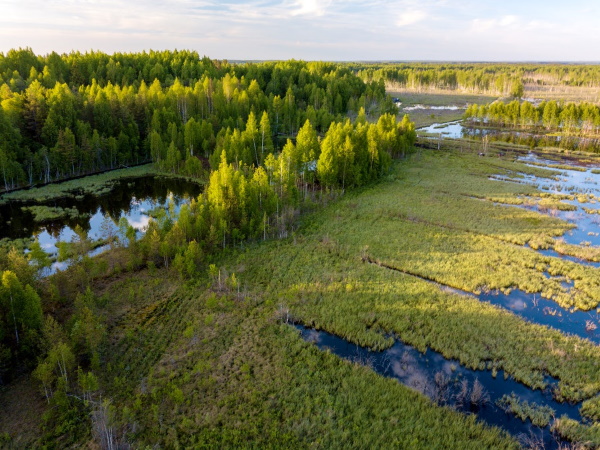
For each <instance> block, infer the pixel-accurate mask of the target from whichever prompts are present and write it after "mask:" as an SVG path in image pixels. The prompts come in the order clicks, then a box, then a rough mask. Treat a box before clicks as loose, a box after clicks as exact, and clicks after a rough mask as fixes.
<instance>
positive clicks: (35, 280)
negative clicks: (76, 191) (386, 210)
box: [0, 50, 415, 438]
mask: <svg viewBox="0 0 600 450" xmlns="http://www.w3.org/2000/svg"><path fill="white" fill-rule="evenodd" d="M0 67H1V68H2V69H1V70H0V73H2V78H3V80H4V83H3V84H2V87H1V88H0V89H1V91H2V96H3V97H2V98H3V101H2V108H1V109H0V119H1V120H2V128H1V132H2V141H0V142H1V145H2V147H1V153H0V156H1V159H0V163H1V165H0V168H1V169H2V176H3V181H4V187H5V190H10V189H13V188H16V187H19V186H23V185H30V184H35V183H40V182H43V183H47V182H51V181H56V180H60V179H64V178H71V177H75V176H79V175H82V174H87V173H90V172H95V171H101V170H106V169H111V168H115V167H118V166H124V165H129V164H135V163H139V162H145V161H150V160H151V161H153V162H154V163H155V164H156V165H157V166H158V167H159V168H160V169H162V170H164V171H169V172H172V173H174V174H178V175H184V176H192V177H200V178H203V179H205V181H206V189H205V192H204V193H203V194H201V195H200V196H199V197H198V198H197V199H193V200H192V201H191V203H190V204H189V205H184V206H183V207H182V208H181V210H180V212H179V214H178V216H177V217H173V216H169V215H167V214H166V213H164V212H163V214H160V212H159V213H157V217H156V220H154V221H152V222H151V223H150V226H149V228H148V230H147V231H146V233H145V235H144V237H143V238H142V239H138V238H137V236H136V232H135V230H134V229H133V228H132V227H131V226H130V225H128V224H127V223H126V221H125V223H119V226H120V227H121V228H120V235H119V236H118V237H117V236H115V238H117V239H116V240H115V241H111V242H113V247H114V246H116V247H118V248H115V249H114V251H115V252H117V251H122V252H125V255H126V256H125V258H126V261H127V263H126V267H127V268H128V269H129V270H133V269H137V268H139V267H153V268H156V267H159V266H164V267H165V268H172V269H173V270H174V271H175V273H177V274H179V275H180V277H181V278H182V279H193V278H195V277H196V276H198V275H199V274H200V273H201V272H200V270H201V269H200V268H201V267H204V266H205V264H206V262H207V261H210V260H211V258H212V256H211V255H214V254H215V252H216V251H218V249H222V248H225V247H228V246H232V245H236V244H239V243H242V242H244V241H248V240H258V239H263V240H264V239H266V238H267V237H271V236H276V237H284V236H286V235H287V234H288V232H289V230H290V227H291V226H293V224H294V221H295V220H296V216H297V214H298V212H299V211H300V209H301V208H303V207H305V206H306V205H309V204H312V203H314V202H319V201H320V199H321V198H322V199H327V198H329V197H332V196H335V195H336V194H335V193H336V192H343V191H344V190H346V189H347V188H350V187H355V186H361V185H364V184H368V183H370V182H372V181H374V180H376V179H377V178H379V177H381V176H382V175H384V174H386V173H388V170H389V168H390V164H391V162H392V158H393V157H398V156H401V155H404V154H406V153H407V152H409V151H410V150H411V149H412V146H413V144H414V140H415V131H414V126H413V124H412V123H411V122H409V121H408V118H407V117H405V118H404V120H402V121H401V122H397V120H396V116H395V114H394V113H396V112H397V110H396V108H395V106H394V105H393V103H392V102H391V100H390V99H389V98H388V97H386V94H385V91H384V88H383V84H381V83H371V84H365V83H363V82H362V81H361V80H360V79H358V78H357V77H356V76H355V75H354V74H353V73H352V72H351V71H350V70H349V69H348V68H344V67H340V66H338V65H335V64H327V63H305V62H297V61H289V62H277V63H262V64H247V65H236V66H232V65H229V64H227V63H226V62H219V61H211V60H209V59H207V58H203V59H201V58H200V57H199V56H198V55H197V54H195V53H193V52H162V53H154V52H151V53H143V54H123V55H112V56H108V55H105V54H101V53H87V54H79V53H76V54H70V55H62V56H59V55H56V54H52V55H48V56H45V57H37V56H35V55H34V54H33V53H32V52H31V51H29V50H18V51H11V52H9V53H8V55H6V56H4V55H2V59H1V60H0ZM351 119H352V120H351ZM208 165H210V167H211V168H212V171H211V172H210V173H209V172H208V171H207V166H208ZM76 232H77V238H76V240H74V241H73V242H70V243H65V245H61V246H60V253H61V254H62V253H64V254H66V255H68V256H69V257H70V258H71V259H72V260H73V261H74V263H75V265H74V266H73V267H74V268H73V269H72V271H71V272H70V273H69V274H68V275H66V274H57V275H55V276H53V277H49V278H43V277H42V276H41V274H42V271H43V269H44V268H45V267H48V265H49V264H50V260H49V258H48V256H47V255H46V254H45V253H44V251H43V250H42V249H41V247H40V245H39V243H37V242H34V244H33V245H32V246H30V248H29V253H27V254H23V253H22V252H21V251H20V250H17V248H16V247H10V246H8V247H7V248H8V250H6V251H4V252H3V253H2V254H0V268H1V269H2V284H1V286H0V377H1V380H2V381H3V382H7V381H10V380H11V379H12V378H13V377H15V376H17V375H19V374H21V373H24V372H27V371H30V370H32V369H35V370H34V371H33V376H34V377H35V378H36V379H37V380H38V381H39V382H40V384H41V386H42V387H43V392H44V394H45V396H46V398H47V400H48V402H49V403H50V404H51V405H52V406H53V409H52V410H51V412H50V413H49V414H50V416H49V418H48V421H49V422H48V423H49V424H50V425H49V426H50V429H51V430H52V431H51V436H50V437H49V438H52V436H55V437H56V436H60V435H62V434H64V432H65V428H64V427H68V426H74V422H72V421H71V419H70V415H72V414H75V416H74V417H75V418H77V417H80V416H79V414H80V413H81V412H82V411H84V410H85V408H84V410H81V409H80V407H81V406H82V405H81V404H80V405H79V406H76V407H75V406H73V404H72V401H71V400H70V398H71V397H73V396H75V397H77V398H80V399H84V401H85V402H84V403H85V405H88V403H87V401H88V400H90V397H89V392H90V391H94V390H97V388H98V375H99V373H101V359H102V358H101V356H100V348H101V345H102V343H103V342H104V341H105V340H106V326H105V325H104V324H103V323H102V320H101V319H100V317H99V316H98V314H97V309H98V308H97V305H95V300H94V295H93V293H92V292H91V291H90V283H91V282H92V281H93V280H94V279H95V278H97V277H98V276H100V274H102V273H105V272H106V270H107V267H106V265H103V264H102V263H98V262H95V261H94V260H92V259H91V258H90V257H89V256H88V252H89V250H90V249H91V242H90V240H89V239H88V237H87V235H86V233H85V232H84V231H83V230H76ZM59 257H61V256H60V254H59ZM44 314H46V318H45V319H44ZM73 408H75V410H73ZM77 420H79V419H77ZM53 427H54V428H53Z"/></svg>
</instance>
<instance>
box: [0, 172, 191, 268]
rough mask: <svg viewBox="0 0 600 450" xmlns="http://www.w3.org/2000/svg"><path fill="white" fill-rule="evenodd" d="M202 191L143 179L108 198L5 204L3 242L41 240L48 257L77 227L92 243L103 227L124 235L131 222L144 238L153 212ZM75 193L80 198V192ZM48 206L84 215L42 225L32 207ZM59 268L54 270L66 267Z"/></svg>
mask: <svg viewBox="0 0 600 450" xmlns="http://www.w3.org/2000/svg"><path fill="white" fill-rule="evenodd" d="M200 192H201V186H200V185H198V184H196V183H191V182H188V181H184V180H180V179H173V178H163V177H140V178H132V179H121V180H118V181H116V182H115V183H114V185H113V187H112V189H111V191H110V192H109V193H108V194H104V195H100V196H95V195H91V194H85V195H77V198H75V197H66V198H61V199H57V200H51V201H48V202H45V203H34V202H18V201H11V202H9V203H7V204H4V205H0V239H2V238H9V239H19V238H37V239H38V240H39V242H40V244H41V246H42V248H44V249H45V250H46V251H47V252H48V253H50V254H55V253H56V252H57V248H56V243H57V242H59V241H63V242H68V241H70V240H71V239H72V238H73V237H74V236H75V232H74V231H73V230H74V229H75V227H76V226H79V227H81V228H82V229H83V230H85V231H87V232H88V236H89V237H90V238H91V239H92V240H98V239H101V238H102V237H103V234H104V233H105V232H106V231H105V230H103V229H102V228H103V227H107V226H108V227H110V228H112V230H113V232H116V231H117V230H118V227H117V224H118V222H119V220H120V219H121V218H122V217H125V218H126V219H127V221H128V222H129V224H130V225H132V226H133V227H134V228H135V229H136V230H138V232H139V233H143V232H144V230H145V228H146V227H147V225H148V222H149V220H150V216H149V214H148V213H149V212H150V211H151V210H153V209H155V208H166V209H168V208H171V210H172V211H174V212H177V211H178V209H179V207H180V206H181V205H182V204H184V203H186V202H189V200H190V199H191V198H192V197H196V196H198V195H199V194H200ZM73 194H79V193H78V192H77V191H74V192H73ZM33 205H36V206H39V205H41V206H46V207H59V208H69V209H73V208H74V209H76V210H77V213H78V215H74V217H63V218H60V219H56V220H47V221H43V222H36V221H35V218H34V215H33V213H32V212H31V211H29V210H28V209H27V207H29V206H33ZM65 266H66V265H65V264H64V263H54V265H53V270H57V269H61V268H63V267H65Z"/></svg>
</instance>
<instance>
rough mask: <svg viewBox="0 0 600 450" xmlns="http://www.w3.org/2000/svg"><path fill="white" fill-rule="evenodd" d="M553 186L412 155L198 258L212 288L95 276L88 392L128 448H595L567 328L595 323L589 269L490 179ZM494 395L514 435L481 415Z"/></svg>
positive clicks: (522, 186)
mask: <svg viewBox="0 0 600 450" xmlns="http://www.w3.org/2000/svg"><path fill="white" fill-rule="evenodd" d="M560 173H561V170H557V169H555V168H553V169H552V170H548V169H547V168H543V167H540V166H536V165H524V164H522V163H514V162H511V161H506V160H504V159H501V158H497V157H495V158H491V157H478V156H477V154H468V153H461V152H449V151H441V152H438V151H426V150H425V151H423V150H420V151H419V152H418V153H416V154H414V155H412V156H411V157H410V158H407V159H406V160H403V161H402V162H400V163H398V164H397V165H396V167H394V171H393V173H392V174H391V176H390V177H388V179H387V180H385V181H383V182H381V183H378V184H376V185H373V186H369V187H365V188H363V189H361V190H359V191H354V192H348V193H346V194H345V195H344V196H343V197H341V198H340V199H339V200H336V201H333V202H331V203H330V204H329V205H327V206H325V207H323V208H322V209H320V210H319V211H318V212H316V213H314V214H311V215H308V216H304V217H303V218H302V223H301V226H300V228H299V230H298V231H297V232H296V233H295V234H294V236H293V237H291V238H290V239H285V240H274V241H267V242H261V243H256V244H253V243H248V244H247V245H246V246H245V248H243V249H241V248H236V249H231V251H228V252H223V253H219V254H217V255H215V257H214V260H211V261H210V262H211V263H214V264H215V266H216V267H217V268H218V269H219V276H218V277H216V276H214V270H211V271H210V273H211V274H208V273H206V272H209V271H208V270H206V271H205V273H204V274H202V273H201V274H199V276H198V278H197V279H194V280H190V282H185V283H182V282H181V281H179V280H178V279H177V277H178V275H174V273H173V272H169V271H167V270H166V269H153V270H150V269H148V270H141V271H139V272H135V273H132V274H131V275H130V276H129V275H128V274H127V273H123V272H122V273H121V274H120V276H119V277H116V279H115V280H114V281H112V283H113V285H112V286H107V284H108V283H107V282H106V281H103V283H102V288H101V290H100V292H98V293H97V295H98V296H101V297H102V298H108V299H110V302H111V303H110V304H109V305H107V308H106V315H107V321H108V322H109V323H114V324H115V326H114V327H113V328H111V333H110V344H109V345H108V347H107V348H106V349H105V351H104V353H103V354H104V355H106V367H107V375H106V377H105V378H106V386H107V388H106V391H105V395H106V397H107V398H111V400H112V401H113V402H114V404H115V405H117V407H119V408H120V409H121V410H125V408H124V407H125V406H127V411H129V412H131V414H132V418H131V420H132V421H133V422H135V423H136V426H137V427H138V431H139V433H137V434H136V436H138V437H139V438H138V439H139V440H138V441H136V442H135V444H136V445H137V446H140V447H144V446H146V445H153V444H157V443H158V444H159V445H162V446H164V447H171V446H175V445H181V446H191V447H193V446H202V445H203V444H206V442H214V439H220V442H222V443H223V446H236V445H237V446H240V445H242V446H243V445H244V443H247V442H248V441H252V442H257V443H259V444H264V445H263V446H269V445H268V444H269V443H271V444H273V442H277V444H279V445H278V446H288V447H289V446H292V445H294V446H297V447H302V446H307V445H309V443H314V442H317V443H318V444H317V445H320V446H322V447H324V448H333V447H343V448H351V447H366V448H371V447H381V446H382V445H385V444H387V445H394V446H398V447H400V446H412V447H415V448H424V447H430V448H441V447H444V446H448V447H455V448H470V447H473V448H515V447H516V444H515V442H516V441H515V440H516V438H517V436H518V435H523V434H524V435H525V437H526V438H527V439H529V440H530V441H531V440H532V439H535V440H538V441H540V440H541V441H542V442H545V443H546V445H545V448H552V447H555V446H556V445H557V443H556V441H555V440H554V439H553V438H552V437H551V435H550V431H549V430H550V428H549V427H550V426H554V428H555V429H558V430H561V432H563V433H564V435H568V436H569V437H570V438H571V439H572V440H575V441H587V442H591V443H592V444H591V445H599V443H598V439H597V438H595V437H594V435H593V433H592V432H593V428H591V427H589V426H588V425H589V424H590V423H592V422H593V417H594V413H593V408H589V407H588V408H585V406H586V405H588V406H589V405H590V403H589V399H594V398H595V396H597V395H598V393H599V392H600V370H599V368H600V347H599V346H598V344H597V341H594V339H596V338H595V337H594V336H593V335H584V334H583V333H585V330H582V329H581V327H580V325H581V323H582V322H581V320H580V319H579V317H580V314H582V315H589V314H595V308H596V307H597V302H598V299H599V298H600V296H599V295H598V289H599V287H600V285H599V280H598V276H597V268H595V267H592V266H590V265H586V264H581V263H579V262H578V261H579V260H577V261H571V260H569V259H566V258H562V257H558V256H555V255H549V254H546V253H544V252H542V251H541V250H540V246H539V245H538V244H539V243H540V242H542V243H546V244H547V240H548V239H550V240H555V239H560V237H561V236H563V235H565V233H567V232H569V231H571V230H573V229H574V227H575V226H576V224H574V223H568V222H565V221H564V220H562V219H561V218H560V217H559V216H558V215H556V216H555V215H553V214H552V213H551V210H552V208H553V207H554V206H556V204H557V202H559V201H560V200H558V199H556V198H554V197H552V198H546V197H542V194H544V193H545V194H548V195H549V194H550V192H549V191H544V190H539V189H536V188H535V187H534V186H532V185H531V184H529V183H527V182H525V183H515V182H512V181H498V178H505V179H511V180H512V179H519V180H521V181H522V180H523V178H525V177H528V178H530V181H532V180H533V179H534V178H538V179H540V180H546V182H548V183H550V182H554V180H553V178H555V177H557V176H558V177H560ZM524 199H532V200H533V201H534V202H539V201H542V200H544V201H546V203H545V205H546V206H547V208H546V209H545V210H544V211H543V212H542V211H541V209H539V208H538V207H536V206H535V205H525V204H524V203H525V202H524ZM511 202H512V203H513V204H509V203H511ZM544 251H546V250H544ZM552 251H557V250H555V248H554V247H553V250H552ZM557 254H558V253H557ZM207 269H208V268H207ZM234 275H235V277H234ZM575 305H579V310H577V311H575V310H574V307H575ZM559 308H562V309H560V310H559ZM584 309H585V310H586V311H587V312H586V311H584ZM545 311H546V312H548V314H545ZM553 311H558V312H560V313H561V314H562V316H561V315H560V314H557V313H556V314H555V313H553ZM538 313H539V314H538ZM536 314H538V315H537V316H536ZM566 314H569V315H568V316H567V315H566ZM582 317H583V316H582ZM590 317H591V316H590ZM569 321H574V322H575V323H576V326H577V327H579V328H577V329H578V330H579V331H578V332H577V334H576V333H575V331H573V332H572V333H571V332H568V330H567V328H566V325H565V324H564V322H566V323H568V322H569ZM282 322H287V323H289V322H292V323H297V324H303V325H304V326H305V328H303V329H302V334H303V336H304V337H306V338H307V339H308V340H310V341H316V343H317V345H319V347H321V348H323V349H324V348H325V347H329V348H330V349H332V350H331V351H330V352H327V351H322V350H320V349H319V348H317V346H315V345H313V344H311V343H309V342H306V341H305V340H303V339H302V337H301V336H300V335H299V333H298V331H297V330H294V329H293V328H292V327H290V326H289V325H288V324H285V323H282ZM148 325H151V326H148ZM569 326H571V325H569ZM573 327H574V328H573V330H575V328H576V327H575V325H573ZM311 330H319V331H311ZM326 333H328V334H326ZM339 356H341V357H342V358H340V357H339ZM348 359H349V360H350V361H348ZM382 375H383V376H382ZM398 380H399V381H401V383H399V382H398ZM476 386H479V387H480V388H483V389H479V388H477V389H476ZM415 390H416V391H418V392H415ZM419 392H423V393H425V394H426V395H427V396H429V397H430V398H431V399H433V401H430V400H429V399H428V398H426V397H425V396H423V395H421V394H419ZM474 392H475V394H477V392H479V394H478V395H474ZM486 393H487V395H489V401H488V402H487V403H486V402H482V401H481V399H482V398H484V399H485V397H486ZM505 395H507V396H511V395H512V397H507V398H508V400H510V401H512V402H517V403H519V404H520V405H521V406H522V407H521V410H520V414H521V416H522V417H524V419H523V420H522V419H521V418H518V417H516V416H515V414H513V413H510V414H508V413H506V412H504V411H505V409H507V407H506V406H505V407H500V406H498V405H496V400H498V399H502V398H504V396H505ZM507 398H504V400H506V401H508V400H507ZM524 402H528V403H527V404H525V403H524ZM586 402H587V403H586ZM435 403H439V404H446V405H448V406H450V407H455V408H457V409H458V410H459V411H461V412H462V413H460V414H459V413H457V412H456V411H452V410H451V409H450V408H439V407H437V406H436V405H435ZM513 406H514V405H513ZM592 407H593V404H592ZM544 408H545V409H544ZM511 409H512V407H511ZM517 409H518V408H517ZM148 411H152V413H151V414H149V413H148ZM515 413H516V410H515ZM560 417H564V418H563V419H561V420H560V422H557V421H556V420H555V419H556V418H560ZM240 418H243V420H240ZM569 418H570V419H569ZM532 419H533V420H535V421H536V423H542V424H543V425H539V426H537V425H533V422H532ZM540 421H541V422H540ZM569 421H570V422H569ZM548 423H549V424H550V425H546V424H548ZM565 423H566V424H570V425H571V428H570V430H573V429H575V428H573V426H574V424H575V425H576V426H577V427H578V428H576V430H577V434H573V433H568V431H569V430H565V428H564V427H561V426H560V424H565ZM486 424H494V425H496V426H498V427H501V428H494V429H492V428H490V427H489V426H488V425H486ZM484 425H485V426H484ZM501 429H502V430H507V431H509V432H511V433H512V435H513V441H511V440H510V438H509V437H508V436H507V431H499V430H501ZM172 430H176V432H174V431H172ZM383 443H385V444H383ZM275 446H277V445H275Z"/></svg>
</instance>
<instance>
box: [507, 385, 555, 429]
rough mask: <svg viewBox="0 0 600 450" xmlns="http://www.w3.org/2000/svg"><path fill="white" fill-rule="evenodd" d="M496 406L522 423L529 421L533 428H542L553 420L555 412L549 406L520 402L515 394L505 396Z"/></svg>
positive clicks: (525, 401)
mask: <svg viewBox="0 0 600 450" xmlns="http://www.w3.org/2000/svg"><path fill="white" fill-rule="evenodd" d="M496 404H497V405H498V406H499V407H500V408H502V409H503V410H504V411H506V412H507V413H509V414H514V415H515V416H516V417H518V418H519V419H521V420H522V421H523V422H525V421H526V420H530V421H531V423H533V424H534V425H535V426H538V427H541V428H544V427H546V426H548V424H549V423H550V421H551V420H552V419H553V418H554V415H555V413H556V412H555V411H554V409H552V408H551V407H549V406H546V405H538V404H537V403H529V402H528V401H527V400H521V399H520V398H519V397H517V395H515V393H514V392H513V393H511V394H510V395H508V394H505V395H503V396H502V398H500V399H498V401H496Z"/></svg>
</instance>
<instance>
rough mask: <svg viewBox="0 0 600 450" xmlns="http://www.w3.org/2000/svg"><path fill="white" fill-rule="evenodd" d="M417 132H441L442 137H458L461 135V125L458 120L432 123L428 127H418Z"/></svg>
mask: <svg viewBox="0 0 600 450" xmlns="http://www.w3.org/2000/svg"><path fill="white" fill-rule="evenodd" d="M417 132H422V133H432V134H440V133H441V134H442V135H443V136H444V137H449V138H454V139H459V138H461V137H462V133H463V126H462V125H461V123H460V121H456V122H448V123H444V124H439V123H434V124H433V125H430V126H428V127H423V128H419V129H418V130H417Z"/></svg>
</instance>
